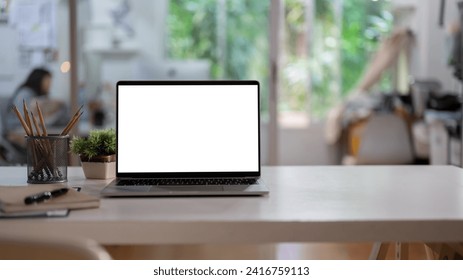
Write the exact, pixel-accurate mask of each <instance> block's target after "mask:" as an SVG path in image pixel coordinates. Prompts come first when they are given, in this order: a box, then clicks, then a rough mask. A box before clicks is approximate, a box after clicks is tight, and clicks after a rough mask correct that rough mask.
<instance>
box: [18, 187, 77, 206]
mask: <svg viewBox="0 0 463 280" xmlns="http://www.w3.org/2000/svg"><path fill="white" fill-rule="evenodd" d="M67 192H68V189H67V188H61V189H57V190H53V191H46V192H41V193H36V194H33V195H30V196H27V197H26V198H24V203H25V204H32V203H40V202H43V201H45V200H48V199H51V198H55V197H58V196H61V195H64V194H66V193H67Z"/></svg>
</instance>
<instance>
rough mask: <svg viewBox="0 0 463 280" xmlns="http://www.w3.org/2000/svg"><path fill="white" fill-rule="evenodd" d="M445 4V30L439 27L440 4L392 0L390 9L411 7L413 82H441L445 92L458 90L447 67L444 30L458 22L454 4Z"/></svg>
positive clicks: (433, 0) (450, 1)
mask: <svg viewBox="0 0 463 280" xmlns="http://www.w3.org/2000/svg"><path fill="white" fill-rule="evenodd" d="M457 2H458V0H447V1H446V9H445V22H444V28H441V27H440V26H439V25H438V21H439V14H440V1H438V0H393V1H392V3H393V6H395V7H396V8H397V7H404V6H406V7H413V9H414V11H413V12H412V13H411V14H410V18H409V20H408V22H409V24H405V26H408V27H410V28H411V29H412V30H413V32H414V33H415V35H416V46H415V47H414V50H413V56H412V67H411V74H412V76H413V77H414V78H416V79H428V78H434V79H438V80H439V81H441V82H442V85H443V87H444V89H445V90H453V91H455V90H459V82H458V81H457V80H456V79H455V78H454V77H453V75H452V70H451V68H450V67H449V66H448V55H449V44H448V32H447V31H446V29H447V27H448V26H449V25H450V24H451V23H452V22H454V21H455V20H458V10H457V6H456V3H457Z"/></svg>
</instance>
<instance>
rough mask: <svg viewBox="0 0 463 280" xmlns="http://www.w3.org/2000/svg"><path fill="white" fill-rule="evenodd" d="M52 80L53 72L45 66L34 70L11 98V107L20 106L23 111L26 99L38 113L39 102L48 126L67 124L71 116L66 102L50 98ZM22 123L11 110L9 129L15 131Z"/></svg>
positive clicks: (29, 105) (8, 120)
mask: <svg viewBox="0 0 463 280" xmlns="http://www.w3.org/2000/svg"><path fill="white" fill-rule="evenodd" d="M51 82H52V74H51V73H50V71H48V70H46V69H43V68H36V69H34V70H32V72H31V73H30V74H29V76H28V77H27V79H26V81H25V82H24V83H22V84H21V85H20V86H19V87H18V89H17V90H16V91H15V92H14V94H13V96H12V97H11V98H10V100H9V103H10V104H9V107H12V106H13V105H14V106H16V107H18V109H20V111H23V110H22V107H23V100H24V101H25V102H26V104H27V106H28V107H29V110H30V111H32V112H33V113H34V114H35V115H37V106H36V102H37V103H38V104H39V106H40V109H41V111H42V114H43V117H44V120H45V123H46V125H47V126H61V125H65V124H66V123H67V121H68V118H69V117H68V112H67V107H66V105H65V104H64V102H62V101H60V100H53V99H50V98H49V92H50V87H51ZM20 125H21V124H20V122H19V120H18V118H17V117H16V115H15V114H14V113H13V112H9V114H8V119H7V129H8V131H15V130H16V129H17V128H18V127H20Z"/></svg>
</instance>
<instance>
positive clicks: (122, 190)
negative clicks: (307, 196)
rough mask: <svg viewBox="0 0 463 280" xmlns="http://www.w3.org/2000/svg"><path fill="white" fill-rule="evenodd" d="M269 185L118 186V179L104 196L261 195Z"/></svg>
mask: <svg viewBox="0 0 463 280" xmlns="http://www.w3.org/2000/svg"><path fill="white" fill-rule="evenodd" d="M268 192H269V191H268V189H267V187H266V186H265V185H264V184H263V183H262V181H261V180H258V181H257V183H256V184H252V185H223V186H217V185H216V186H211V185H184V186H179V185H175V186H150V185H134V186H118V185H117V179H116V180H114V181H112V182H111V183H110V184H109V185H107V186H106V187H105V188H104V189H103V191H102V192H101V195H102V196H104V197H124V196H130V197H136V196H139V197H143V196H260V195H266V194H268Z"/></svg>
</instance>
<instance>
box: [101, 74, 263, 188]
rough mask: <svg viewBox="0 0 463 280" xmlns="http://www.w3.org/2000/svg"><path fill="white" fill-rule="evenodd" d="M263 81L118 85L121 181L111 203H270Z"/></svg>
mask: <svg viewBox="0 0 463 280" xmlns="http://www.w3.org/2000/svg"><path fill="white" fill-rule="evenodd" d="M259 108H260V106H259V83H258V82H257V81H120V82H118V83H117V112H116V132H117V157H116V158H117V159H116V180H114V181H113V182H111V184H109V185H108V186H107V187H106V188H105V189H104V190H103V191H102V195H103V196H195V195H199V196H204V195H220V196H222V195H264V194H267V193H268V189H267V188H266V187H265V186H264V184H263V182H262V180H261V179H260V175H261V166H260V109H259Z"/></svg>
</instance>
